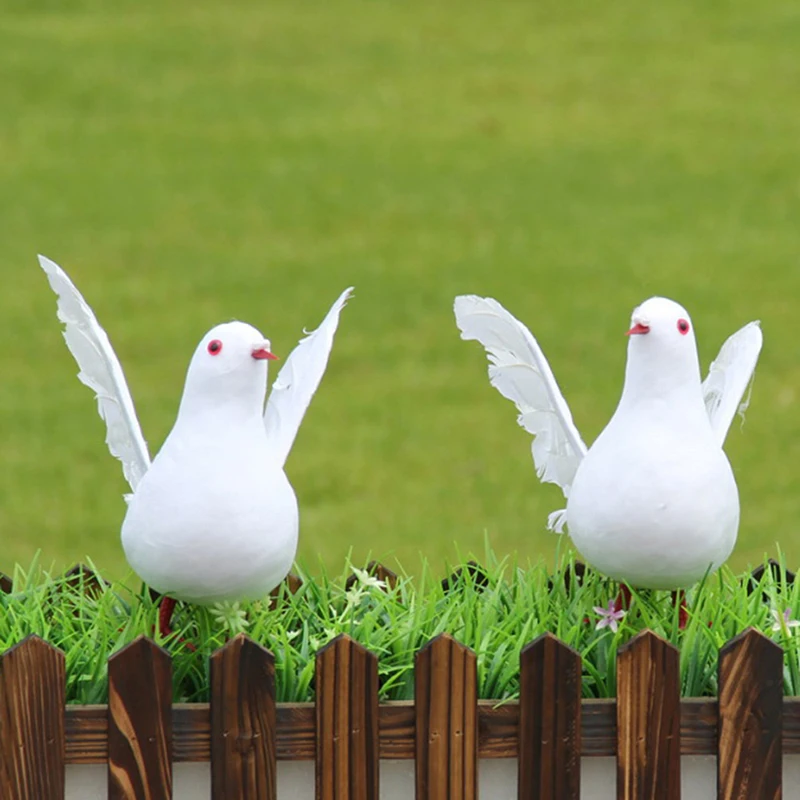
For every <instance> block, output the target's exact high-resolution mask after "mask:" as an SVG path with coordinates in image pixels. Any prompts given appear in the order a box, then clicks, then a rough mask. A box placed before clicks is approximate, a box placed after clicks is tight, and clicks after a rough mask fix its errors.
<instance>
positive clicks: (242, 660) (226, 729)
mask: <svg viewBox="0 0 800 800" xmlns="http://www.w3.org/2000/svg"><path fill="white" fill-rule="evenodd" d="M276 770H277V768H276V749H275V659H274V658H273V656H272V653H270V652H269V650H265V649H264V648H263V647H261V645H258V644H256V643H255V642H254V641H253V640H252V639H249V638H248V637H247V636H245V635H244V634H243V633H240V634H239V635H238V636H236V637H235V638H233V639H231V641H229V642H228V643H227V644H226V645H225V646H224V647H222V648H220V649H219V650H217V652H216V653H214V655H213V656H211V800H240V798H247V800H276V798H277V793H278V790H277V777H276V776H277V771H276Z"/></svg>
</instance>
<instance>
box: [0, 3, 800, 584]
mask: <svg viewBox="0 0 800 800" xmlns="http://www.w3.org/2000/svg"><path fill="white" fill-rule="evenodd" d="M798 53H800V6H798V4H797V3H795V2H788V1H783V0H764V2H760V3H758V4H754V3H752V2H708V3H703V4H697V3H695V2H683V0H668V2H665V3H662V4H647V5H646V7H645V6H643V5H642V4H640V3H635V2H629V1H627V0H624V1H623V2H618V3H614V4H600V3H587V2H575V3H562V2H537V3H531V2H518V3H516V2H497V3H465V2H411V1H410V0H406V1H405V2H377V1H376V2H336V3H327V4H326V3H322V2H298V0H292V2H288V1H286V2H268V3H266V2H245V1H244V0H236V1H235V2H226V3H220V2H206V0H200V1H199V2H192V3H189V2H183V1H182V0H178V1H176V2H171V3H168V4H167V3H162V2H155V0H139V1H138V2H135V3H134V2H116V3H100V2H89V1H87V2H72V3H55V2H45V1H42V2H32V1H31V0H16V1H15V2H11V3H9V2H8V0H6V3H5V4H4V8H3V13H2V14H1V15H0V76H1V78H2V79H1V80H0V270H2V289H0V326H2V327H1V328H0V336H2V343H3V346H2V348H0V376H1V378H0V569H3V570H5V571H9V570H10V569H11V567H12V565H13V563H14V562H15V561H20V562H22V563H27V562H29V561H30V560H31V558H32V557H33V554H34V552H35V551H36V550H37V549H41V550H42V552H43V560H44V562H45V563H50V562H55V564H56V565H59V566H63V565H67V564H68V563H71V562H74V561H75V560H77V559H81V558H83V557H84V556H86V555H89V556H91V557H92V558H93V559H94V560H95V561H96V563H97V564H98V565H99V566H100V567H103V568H105V569H108V570H109V571H111V572H112V573H114V574H124V571H125V568H124V560H123V556H122V551H121V547H120V545H119V537H118V531H119V525H120V522H121V520H122V517H123V515H124V509H125V507H124V502H123V500H122V494H123V492H124V491H125V490H126V485H125V483H124V481H123V479H122V475H121V470H120V469H119V465H118V464H117V462H115V461H114V460H113V459H112V458H111V457H110V456H109V455H108V453H107V451H106V449H105V445H104V441H103V440H104V435H105V431H104V426H103V424H102V422H101V421H100V419H99V418H98V417H97V415H96V412H95V403H94V401H93V400H92V397H91V394H90V392H89V390H87V389H86V388H85V387H83V386H81V385H80V384H79V383H78V381H77V380H76V379H75V372H76V368H75V365H74V363H73V361H72V359H71V357H70V356H69V354H68V352H67V350H66V348H65V346H64V343H63V341H62V340H61V337H60V333H59V325H58V323H57V322H56V319H55V300H54V297H53V295H52V294H51V292H50V290H49V288H48V286H47V283H46V280H45V278H44V275H43V274H42V273H41V272H40V270H39V268H38V266H37V264H36V259H35V255H36V253H37V252H42V253H45V254H47V255H48V256H50V257H51V258H53V259H54V260H56V261H57V262H58V263H60V264H61V266H63V267H64V268H65V269H66V270H67V272H68V273H69V274H70V275H71V276H72V278H73V279H74V281H75V282H76V284H77V285H78V286H79V288H80V289H81V290H82V291H83V293H84V294H85V296H86V297H87V299H88V301H89V302H90V303H91V304H92V306H93V307H94V309H95V311H96V313H97V315H98V317H99V319H100V321H101V323H102V324H103V325H104V326H105V328H106V329H107V331H108V333H109V335H110V337H111V340H112V342H113V344H114V346H115V348H116V350H117V352H118V354H119V357H120V359H121V361H122V363H123V366H124V368H125V370H126V373H127V377H128V380H129V383H130V386H131V391H132V393H133V396H134V399H135V402H136V405H137V410H138V413H139V417H140V420H141V423H142V427H143V429H144V431H145V435H146V437H147V438H148V440H149V442H150V444H151V451H152V452H155V451H156V450H157V448H158V446H159V445H160V443H161V442H162V441H163V439H164V437H165V436H166V434H167V432H168V431H169V428H170V426H171V423H172V420H173V419H174V416H175V412H176V409H177V403H178V400H179V397H180V392H181V388H182V383H183V377H184V374H185V369H186V365H187V363H188V359H189V357H190V354H191V352H192V350H193V349H194V347H195V344H196V342H197V340H198V339H199V338H200V337H201V335H202V334H203V333H204V332H205V331H206V330H207V329H208V328H210V327H211V326H212V325H213V324H215V323H217V322H219V321H222V320H226V319H230V318H239V319H243V320H246V321H248V322H251V323H252V324H254V325H256V326H257V327H259V328H260V329H261V330H262V331H264V333H265V334H266V335H268V336H269V337H270V338H271V339H272V343H273V348H274V349H275V351H276V352H277V353H279V354H284V355H285V354H287V353H288V352H289V351H290V350H291V348H292V346H293V345H294V343H295V342H296V341H297V339H298V338H299V336H300V335H301V331H302V328H303V327H304V326H307V327H314V326H316V324H317V323H318V322H319V320H321V319H322V317H323V315H324V314H325V312H326V311H327V309H328V307H329V306H330V304H331V302H332V301H333V300H334V299H335V297H336V296H337V295H338V293H339V292H340V291H341V290H342V289H343V288H344V287H345V286H348V285H350V284H355V286H356V297H355V299H354V300H353V301H352V302H351V303H350V305H349V306H348V307H347V309H346V310H345V312H344V313H343V316H342V321H341V325H340V328H339V333H338V335H337V339H336V343H335V347H334V352H333V355H332V358H331V362H330V365H329V368H328V372H327V374H326V376H325V379H324V381H323V384H322V386H321V387H320V391H319V393H318V394H317V396H316V398H315V400H314V402H313V404H312V406H311V408H310V410H309V413H308V415H307V416H306V419H305V421H304V423H303V427H302V429H301V433H300V435H299V437H298V439H297V441H296V443H295V447H294V450H293V452H292V455H291V457H290V459H289V462H288V473H289V476H290V479H291V480H292V482H293V484H294V486H295V488H296V491H297V494H298V497H299V501H300V507H301V555H302V557H303V558H304V560H311V561H312V562H313V561H314V560H315V559H316V556H317V554H321V556H322V558H323V559H324V561H325V563H326V564H328V565H329V566H330V567H331V568H337V569H338V567H340V566H341V565H342V563H343V561H344V558H345V556H346V555H347V553H348V551H350V550H351V549H352V552H353V557H354V558H355V559H356V560H360V559H363V558H364V557H365V556H366V554H367V552H369V551H371V552H372V553H373V554H374V555H379V556H382V557H385V558H387V559H389V560H391V558H392V556H394V555H396V556H397V557H399V558H400V560H401V561H402V562H403V563H404V564H406V565H407V566H408V567H409V568H411V569H414V568H415V564H417V563H418V555H417V554H418V553H420V552H422V553H424V554H425V555H426V556H427V557H428V558H429V559H431V560H432V561H433V562H434V563H440V562H441V560H442V559H443V558H444V557H452V556H453V555H454V554H455V552H456V545H457V547H458V549H459V550H460V551H461V552H467V551H470V550H474V551H478V552H480V551H482V548H483V542H484V536H485V535H488V539H489V541H490V543H491V545H492V546H493V548H494V549H495V550H496V551H497V553H498V554H501V555H502V554H505V553H509V552H512V551H516V552H518V553H519V554H520V555H521V556H522V557H523V558H527V557H530V558H533V559H538V558H539V557H544V558H547V559H551V558H552V557H553V554H554V552H555V547H556V544H557V542H558V540H557V539H556V538H555V537H554V536H553V535H552V534H547V533H546V532H545V531H544V524H545V521H546V517H547V514H548V512H549V511H551V510H553V509H555V508H559V507H561V504H562V499H561V496H560V493H559V491H558V489H557V488H555V487H553V486H542V485H540V484H539V483H538V481H537V480H536V477H535V473H534V470H533V466H532V463H531V460H530V450H529V438H528V436H527V434H526V433H525V432H524V431H522V430H521V429H519V428H518V427H517V425H516V421H515V416H516V415H515V410H514V408H513V406H512V405H511V404H510V403H508V402H507V401H505V400H503V399H502V398H501V397H500V396H499V395H498V394H497V393H496V392H495V391H494V390H493V389H491V387H490V386H489V384H488V381H487V379H486V367H485V359H484V356H483V354H482V352H481V350H480V348H479V347H478V346H477V345H476V344H474V343H469V344H467V343H464V342H461V341H460V340H459V337H458V332H457V330H456V328H455V325H454V323H453V317H452V300H453V297H454V295H456V294H458V293H464V292H476V293H481V294H488V295H491V296H493V297H495V298H497V299H498V300H499V301H500V302H501V303H503V304H504V305H505V306H506V307H508V308H509V310H511V311H512V312H513V313H514V314H515V315H517V316H518V317H519V318H520V319H522V320H524V321H525V322H526V323H527V324H528V325H529V327H530V328H531V330H532V331H533V332H534V333H535V335H536V336H537V337H538V339H539V341H540V343H541V345H542V347H543V349H544V351H545V353H546V354H547V356H548V358H549V360H550V363H551V366H552V368H553V371H554V372H555V374H556V376H557V377H558V379H559V382H560V384H561V387H562V390H563V391H564V394H565V396H566V398H567V401H568V402H569V404H570V406H571V408H572V412H573V416H574V418H575V421H576V423H577V424H578V427H579V428H580V430H581V431H582V433H583V435H584V438H585V439H586V440H587V442H591V441H592V440H593V439H594V438H595V436H596V435H597V434H598V433H599V432H600V430H601V429H602V427H603V425H604V424H605V422H606V421H607V420H608V418H609V417H610V415H611V413H612V412H613V410H614V407H615V405H616V402H617V400H618V397H619V392H620V389H621V384H622V372H623V366H624V358H625V339H624V337H623V335H622V334H623V332H624V331H625V330H626V328H627V323H628V319H629V315H630V311H631V309H632V308H633V306H635V305H636V304H637V303H639V302H640V301H641V300H643V299H644V298H646V297H648V296H650V295H653V294H664V295H666V296H669V297H672V298H674V299H676V300H678V301H679V302H681V303H682V304H683V305H685V306H686V307H687V308H688V309H689V311H690V313H691V314H692V315H693V320H694V324H695V329H696V332H697V336H698V341H699V347H700V355H701V360H702V362H703V364H704V365H707V364H708V363H709V361H710V359H711V358H713V356H714V355H715V354H716V352H717V350H718V348H719V346H720V345H721V343H722V341H723V340H724V339H725V338H726V337H727V336H728V335H729V334H730V333H732V332H733V331H734V330H735V329H736V328H738V327H739V326H741V325H743V324H744V323H746V322H747V321H749V320H751V319H761V320H762V323H763V328H764V333H765V348H764V352H763V354H762V358H761V362H760V366H759V370H758V374H757V378H756V382H755V387H754V391H753V397H752V405H751V408H750V411H749V414H748V419H747V424H746V426H745V427H744V429H743V430H741V429H740V426H739V425H738V424H734V427H733V428H732V430H731V433H730V435H729V439H728V442H727V445H726V449H727V452H728V453H729V456H730V458H731V461H732V463H733V466H734V469H735V471H736V475H737V478H738V482H739V487H740V494H741V500H742V522H741V530H740V537H739V543H738V545H737V549H736V551H735V553H734V556H733V559H732V563H733V565H734V566H737V567H738V566H742V565H744V564H745V563H747V562H753V561H756V560H758V559H760V558H761V556H762V554H763V553H764V552H765V551H769V552H771V553H774V552H775V543H776V542H779V543H780V546H781V548H782V549H783V550H784V551H785V553H786V554H787V557H788V563H789V565H790V566H793V565H796V564H797V559H798V557H800V546H798V542H797V536H796V528H797V520H798V510H800V493H799V492H798V470H797V464H798V458H799V457H800V430H799V428H800V413H798V406H797V402H796V401H797V393H798V387H799V386H800V372H799V370H800V358H799V357H798V347H797V341H798V327H800V323H799V322H798V316H797V312H798V290H800V269H799V268H798V254H800V224H799V223H800V219H798V200H799V199H800V104H799V103H798V91H800V58H799V57H798ZM619 478H620V480H621V481H624V480H625V479H626V476H625V475H620V476H619ZM645 534H646V532H643V535H645Z"/></svg>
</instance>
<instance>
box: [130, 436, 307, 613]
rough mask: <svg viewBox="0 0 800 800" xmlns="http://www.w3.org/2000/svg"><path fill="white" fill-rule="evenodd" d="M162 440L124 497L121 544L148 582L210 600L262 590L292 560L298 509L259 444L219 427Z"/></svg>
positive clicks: (196, 599)
mask: <svg viewBox="0 0 800 800" xmlns="http://www.w3.org/2000/svg"><path fill="white" fill-rule="evenodd" d="M168 444H169V442H167V443H165V446H164V448H162V451H161V452H160V453H159V455H158V456H157V458H156V459H155V460H154V461H153V464H152V465H151V467H150V469H149V470H148V472H147V473H146V474H145V476H144V478H143V479H142V481H141V483H140V484H139V485H138V487H137V489H136V492H135V494H134V495H133V496H132V497H131V499H130V503H129V506H128V512H127V515H126V517H125V520H124V522H123V525H122V545H123V548H124V550H125V555H126V556H127V558H128V561H129V562H130V564H131V566H132V567H133V569H134V570H135V571H136V572H137V574H138V575H139V576H140V577H141V578H142V579H143V580H144V581H145V582H147V583H148V584H149V585H151V586H152V587H153V588H155V589H157V590H158V591H160V592H162V593H165V594H169V595H170V596H172V597H175V598H177V599H179V600H187V601H190V602H194V603H201V604H202V603H215V602H222V601H229V600H240V599H252V598H257V597H262V596H264V595H266V594H268V593H269V592H270V591H271V590H272V589H273V588H274V587H275V586H277V585H278V584H279V583H280V582H281V581H282V580H283V578H284V577H285V576H286V574H287V573H288V571H289V570H290V569H291V566H292V563H293V561H294V557H295V553H296V550H297V536H298V509H297V500H296V497H295V494H294V491H293V489H292V487H291V485H290V484H289V481H288V479H287V478H286V475H285V474H284V472H283V470H282V469H281V468H280V467H279V466H278V465H276V464H275V463H274V461H273V459H271V458H270V457H269V453H268V450H267V449H266V447H263V446H252V443H248V442H247V441H244V442H241V443H240V445H239V446H237V447H232V446H231V444H232V443H231V442H230V441H229V440H225V438H224V437H222V438H221V439H219V440H217V441H214V440H212V441H203V442H198V443H196V444H192V445H189V446H185V445H184V444H183V443H181V446H180V447H168Z"/></svg>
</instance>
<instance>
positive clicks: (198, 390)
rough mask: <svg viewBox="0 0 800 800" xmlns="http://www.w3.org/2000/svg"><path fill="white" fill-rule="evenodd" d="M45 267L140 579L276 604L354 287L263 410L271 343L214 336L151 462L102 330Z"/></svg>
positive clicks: (180, 593)
mask: <svg viewBox="0 0 800 800" xmlns="http://www.w3.org/2000/svg"><path fill="white" fill-rule="evenodd" d="M39 261H40V264H41V266H42V268H43V269H44V271H45V273H46V274H47V277H48V279H49V281H50V285H51V286H52V288H53V290H54V291H55V292H56V294H57V295H58V313H59V319H61V321H62V322H64V323H65V325H66V329H65V332H64V336H65V339H66V340H67V345H68V346H69V349H70V351H71V352H72V354H73V356H74V357H75V360H76V361H77V362H78V365H79V367H80V368H81V372H80V374H79V378H80V379H81V381H83V382H84V383H85V384H86V385H88V386H89V387H90V388H92V389H93V390H94V391H95V393H96V395H97V400H98V410H99V412H100V415H101V416H102V417H103V419H104V420H105V421H106V425H107V429H108V435H107V439H106V442H107V444H108V447H109V449H110V451H111V453H112V454H113V455H115V456H117V457H118V458H119V459H120V460H121V461H122V465H123V470H124V473H125V477H126V478H127V479H128V483H129V484H130V486H131V489H133V494H132V495H130V496H129V497H128V510H127V514H126V516H125V520H124V522H123V525H122V545H123V549H124V550H125V555H126V556H127V558H128V561H129V562H130V564H131V566H132V567H133V569H134V570H135V571H136V573H137V574H138V575H139V576H140V577H141V578H142V579H144V580H145V581H146V582H147V583H148V584H150V585H151V586H152V587H153V588H154V589H156V590H158V591H159V592H161V593H162V594H165V595H168V596H170V597H172V598H175V599H178V600H186V601H190V602H194V603H201V604H212V603H218V602H227V601H234V600H245V599H253V598H257V597H263V596H264V595H266V594H268V593H269V592H270V591H271V590H272V589H274V588H275V587H276V586H277V585H278V584H279V583H280V582H281V581H282V580H283V579H284V578H285V577H286V574H287V573H288V572H289V569H290V568H291V565H292V562H293V561H294V557H295V553H296V550H297V536H298V509H297V499H296V497H295V494H294V490H293V489H292V487H291V485H290V484H289V481H288V479H287V478H286V475H285V473H284V471H283V466H284V463H285V461H286V458H287V456H288V454H289V451H290V450H291V447H292V444H293V442H294V439H295V436H296V435H297V431H298V429H299V427H300V423H301V421H302V419H303V415H304V414H305V411H306V409H307V408H308V405H309V403H310V402H311V398H312V397H313V395H314V393H315V392H316V390H317V387H318V386H319V382H320V380H321V379H322V376H323V374H324V372H325V367H326V366H327V363H328V357H329V355H330V351H331V348H332V346H333V337H334V334H335V332H336V328H337V326H338V323H339V314H340V312H341V310H342V308H343V307H344V305H345V303H346V301H347V298H348V297H349V296H350V293H351V291H352V289H346V290H345V291H344V292H342V294H341V295H340V297H339V298H338V300H337V301H336V302H335V303H334V304H333V306H332V307H331V309H330V311H329V312H328V314H327V315H326V317H325V319H324V320H323V321H322V323H321V325H320V326H319V327H318V328H317V330H315V331H313V332H311V333H309V334H308V335H307V336H306V338H304V339H303V340H301V342H300V343H299V345H298V346H297V347H296V348H295V349H294V350H293V351H292V353H291V354H290V356H289V358H288V359H287V360H286V362H285V364H284V366H283V368H282V369H281V371H280V373H279V374H278V377H277V378H276V380H275V382H274V383H273V386H272V391H271V392H270V394H269V399H268V400H267V403H266V408H265V403H264V401H265V396H266V391H267V366H266V365H267V361H268V360H269V359H270V358H273V356H272V354H271V351H270V344H269V341H267V340H266V339H264V337H263V335H262V334H261V333H259V331H257V330H256V329H255V328H253V327H252V326H250V325H247V324H246V323H243V322H229V323H224V324H222V325H218V326H216V327H214V328H212V329H211V330H210V331H209V332H208V333H207V334H206V335H205V336H204V337H203V339H202V340H201V342H200V343H199V345H198V346H197V349H196V350H195V353H194V355H193V357H192V360H191V362H190V364H189V369H188V372H187V375H186V383H185V386H184V391H183V397H182V399H181V405H180V409H179V411H178V418H177V420H176V422H175V425H174V427H173V428H172V431H171V432H170V434H169V436H168V437H167V440H166V441H165V442H164V445H163V447H162V448H161V450H160V452H159V453H158V455H157V456H156V458H155V459H154V460H153V462H152V464H151V463H150V459H149V455H148V450H147V444H146V442H145V440H144V437H143V436H142V432H141V429H140V427H139V422H138V419H137V418H136V413H135V410H134V406H133V401H132V399H131V396H130V392H129V390H128V386H127V383H126V381H125V377H124V374H123V372H122V367H121V366H120V364H119V361H118V360H117V357H116V355H115V353H114V351H113V349H112V347H111V344H110V342H109V340H108V337H107V335H106V334H105V331H103V329H102V328H101V327H100V325H99V323H98V322H97V319H96V318H95V316H94V313H93V312H92V310H91V308H90V307H89V306H88V304H87V303H86V301H85V300H84V299H83V297H82V296H81V294H80V293H79V292H78V290H77V289H76V288H75V286H74V285H73V284H72V282H71V281H70V280H69V278H68V277H67V275H66V274H65V273H64V272H63V271H62V270H61V269H60V267H58V265H57V264H55V263H53V262H52V261H50V260H48V259H46V258H44V257H43V256H40V258H39ZM170 613H171V612H170ZM166 627H168V618H167V621H166ZM162 632H163V631H162Z"/></svg>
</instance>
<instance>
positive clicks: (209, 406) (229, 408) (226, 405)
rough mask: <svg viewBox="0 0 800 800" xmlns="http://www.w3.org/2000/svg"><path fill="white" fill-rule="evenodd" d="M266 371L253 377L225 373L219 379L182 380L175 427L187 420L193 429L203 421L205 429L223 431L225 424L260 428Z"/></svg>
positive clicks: (187, 378)
mask: <svg viewBox="0 0 800 800" xmlns="http://www.w3.org/2000/svg"><path fill="white" fill-rule="evenodd" d="M266 388H267V387H266V370H264V371H263V372H261V374H260V375H254V374H253V373H249V374H247V373H245V374H236V373H228V374H225V375H219V376H207V375H193V374H192V372H191V370H190V372H189V374H188V375H187V377H186V386H185V387H184V390H183V396H182V397H181V404H180V407H179V409H178V419H177V420H176V425H178V424H180V423H181V422H182V421H185V420H191V421H192V424H193V425H196V424H197V423H198V421H204V422H205V423H206V427H208V428H211V427H226V423H227V422H228V421H235V422H236V423H237V424H247V423H249V422H252V421H258V422H259V424H260V425H263V421H262V420H263V414H264V396H265V394H266Z"/></svg>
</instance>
